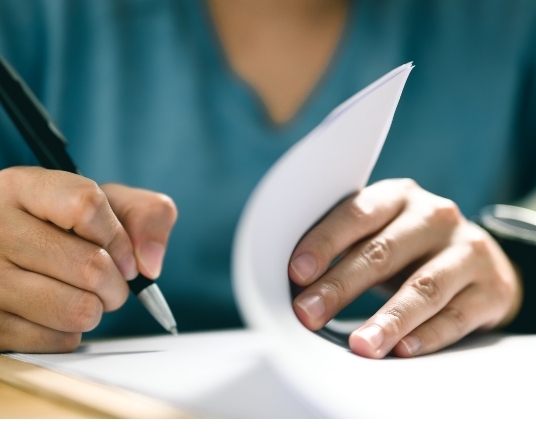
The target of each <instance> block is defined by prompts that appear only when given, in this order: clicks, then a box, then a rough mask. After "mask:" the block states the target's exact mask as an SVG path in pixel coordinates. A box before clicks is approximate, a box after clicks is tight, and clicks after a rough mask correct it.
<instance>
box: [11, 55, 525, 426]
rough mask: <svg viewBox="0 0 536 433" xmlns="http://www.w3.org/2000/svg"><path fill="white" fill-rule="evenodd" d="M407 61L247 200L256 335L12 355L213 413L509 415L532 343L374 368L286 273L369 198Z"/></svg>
mask: <svg viewBox="0 0 536 433" xmlns="http://www.w3.org/2000/svg"><path fill="white" fill-rule="evenodd" d="M411 68H412V65H411V64H407V65H403V66H401V67H399V68H397V69H395V70H394V71H392V72H390V73H389V74H387V75H386V76H384V77H382V78H381V79H380V80H378V81H377V82H375V83H373V84H372V85H371V86H369V87H367V88H366V89H364V90H363V91H361V92H359V93H358V94H357V95H355V96H354V97H353V98H351V99H350V100H348V101H347V102H345V103H344V104H342V105H341V106H340V107H338V108H337V109H336V110H334V111H333V113H332V114H330V115H329V116H328V117H327V118H326V120H325V121H324V122H322V124H321V125H319V126H318V127H317V128H316V129H315V130H314V131H312V132H311V133H310V134H309V135H308V136H307V137H305V138H304V139H303V140H301V141H300V142H299V143H298V144H296V145H295V146H294V147H292V148H291V149H290V150H289V151H288V152H287V153H286V154H285V155H284V156H283V157H282V158H281V159H280V160H279V161H278V162H277V163H276V164H275V165H274V167H273V168H272V169H271V170H270V171H269V172H268V174H267V175H266V176H265V177H264V178H263V180H262V181H261V183H260V184H259V186H258V187H257V188H256V190H255V191H254V193H253V194H252V197H251V198H250V200H249V201H248V204H247V205H246V208H245V210H244V213H243V215H242V218H241V220H240V223H239V226H238V229H237V234H236V237H235V242H234V249H233V277H234V287H235V291H236V297H237V299H238V302H239V306H240V309H241V311H242V314H243V315H244V317H245V319H246V321H247V323H248V324H249V326H250V328H251V329H252V330H250V331H235V332H222V333H204V334H191V335H183V336H180V337H179V338H173V337H158V338H148V339H131V340H124V341H117V342H110V343H94V344H90V345H88V346H85V347H82V348H80V349H79V350H78V351H77V352H76V353H74V354H68V355H22V354H15V355H12V356H13V357H15V358H17V359H21V360H24V361H27V362H32V363H35V364H38V365H41V366H45V367H47V368H51V369H55V370H58V371H62V372H65V373H68V374H74V375H77V376H81V377H85V378H89V379H92V380H96V381H99V382H102V383H105V384H109V385H113V386H120V387H123V388H127V389H130V390H134V391H137V392H140V393H143V394H146V395H149V396H153V397H156V398H160V399H163V400H166V401H168V402H170V403H172V404H176V405H177V406H179V407H180V408H182V409H187V410H191V411H193V412H194V413H199V414H201V415H205V416H207V415H208V416H221V417H369V416H383V417H385V416H408V417H418V418H422V417H425V416H442V417H445V416H449V417H450V416H451V415H452V414H455V415H458V416H459V415H480V416H482V415H488V414H493V415H500V414H508V415H509V416H511V415H516V414H520V413H523V412H526V413H528V411H529V409H531V406H532V401H531V399H530V398H527V399H524V398H523V397H521V393H522V391H523V390H524V388H525V387H528V388H530V387H532V386H533V385H534V382H535V380H534V379H533V377H534V375H533V374H532V371H531V369H532V368H533V367H532V366H533V365H534V361H535V355H536V337H504V336H497V335H487V336H483V337H472V338H470V339H466V340H464V341H463V342H462V343H459V344H458V345H456V346H455V347H453V348H451V349H449V350H447V351H443V352H441V353H439V354H435V355H430V356H426V357H421V358H416V359H394V358H388V359H384V360H369V359H364V358H360V357H358V356H356V355H354V354H352V353H350V352H349V351H347V350H345V349H343V348H341V347H339V346H336V345H334V344H332V343H330V342H328V341H325V340H323V339H322V338H320V337H318V336H317V335H315V334H313V333H312V332H310V331H308V330H307V329H305V328H304V327H303V326H302V325H301V324H300V322H299V321H298V320H297V318H296V317H295V315H294V313H293V311H292V308H291V299H290V290H289V283H288V276H287V265H288V260H289V258H290V255H291V253H292V251H293V249H294V247H295V245H296V243H297V242H298V240H299V239H300V238H301V236H302V235H303V234H304V233H305V232H306V231H307V230H308V229H309V228H310V227H311V226H312V225H313V224H314V223H315V222H316V221H317V220H318V219H319V218H320V217H321V216H322V215H324V214H325V212H326V211H328V210H329V209H330V208H331V207H332V206H333V205H334V204H335V203H337V202H338V201H339V200H340V199H341V198H343V197H344V196H346V195H348V194H350V193H352V192H354V191H356V190H359V189H361V188H363V187H364V186H365V184H366V182H367V180H368V177H369V175H370V172H371V171H372V168H373V166H374V164H375V162H376V159H377V157H378V155H379V152H380V150H381V147H382V145H383V142H384V140H385V137H386V135H387V132H388V130H389V127H390V124H391V120H392V118H393V115H394V112H395V109H396V106H397V104H398V100H399V98H400V95H401V92H402V89H403V87H404V84H405V81H406V79H407V77H408V75H409V73H410V71H411Z"/></svg>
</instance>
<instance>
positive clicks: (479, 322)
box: [393, 285, 502, 358]
mask: <svg viewBox="0 0 536 433" xmlns="http://www.w3.org/2000/svg"><path fill="white" fill-rule="evenodd" d="M501 314H502V308H501V305H500V302H499V298H498V297H497V296H495V295H494V293H493V292H492V291H490V290H489V288H487V287H485V286H483V285H471V286H470V287H467V288H466V289H465V290H464V291H462V292H460V293H459V294H458V295H456V296H455V297H454V298H453V299H452V301H451V302H449V303H448V304H447V306H446V307H445V308H443V309H442V310H441V311H440V312H439V313H438V314H436V315H435V316H434V317H432V318H431V319H430V320H428V321H426V322H425V323H423V324H422V325H420V326H418V327H417V328H416V329H414V330H413V331H411V332H410V333H409V334H408V335H406V336H405V337H404V338H403V339H402V340H401V341H400V342H399V343H398V344H397V345H396V346H395V347H394V350H393V352H394V354H395V355H396V356H400V357H403V358H408V357H413V356H419V355H426V354H428V353H433V352H436V351H438V350H440V349H443V348H444V347H447V346H449V345H451V344H453V343H455V342H456V341H458V340H460V339H461V338H463V337H464V336H466V335H467V334H469V333H471V332H473V331H475V330H476V329H478V328H485V329H490V328H492V327H493V326H494V325H495V324H496V323H497V322H499V320H500V318H501Z"/></svg>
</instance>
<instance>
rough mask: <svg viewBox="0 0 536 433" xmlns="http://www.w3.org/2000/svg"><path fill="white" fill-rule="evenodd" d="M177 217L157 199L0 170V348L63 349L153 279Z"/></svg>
mask: <svg viewBox="0 0 536 433" xmlns="http://www.w3.org/2000/svg"><path fill="white" fill-rule="evenodd" d="M176 218H177V211H176V208H175V205H174V204H173V202H172V201H171V199H170V198H169V197H167V196H164V195H162V194H157V193H153V192H150V191H145V190H141V189H133V188H128V187H126V186H122V185H112V184H109V185H103V186H102V187H100V188H99V186H98V185H97V184H96V183H95V182H93V181H91V180H89V179H86V178H84V177H82V176H78V175H75V174H71V173H66V172H63V171H52V170H45V169H43V168H39V167H14V168H9V169H5V170H2V171H0V351H19V352H41V353H43V352H68V351H72V350H74V349H75V348H76V347H77V346H78V344H79V343H80V338H81V333H82V332H85V331H90V330H91V329H93V328H95V327H96V326H97V324H98V323H99V321H100V319H101V316H102V313H103V311H112V310H115V309H117V308H119V307H120V306H121V305H122V304H123V303H124V302H125V300H126V298H127V296H128V285H127V283H126V280H130V279H133V278H135V277H136V276H137V274H138V270H139V271H141V272H142V274H144V275H145V276H147V277H149V278H153V279H154V278H156V277H158V275H159V273H160V269H161V266H162V260H163V257H164V252H165V246H166V243H167V239H168V236H169V234H170V231H171V228H172V226H173V224H174V222H175V220H176Z"/></svg>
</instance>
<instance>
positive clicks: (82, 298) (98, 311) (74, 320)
mask: <svg viewBox="0 0 536 433" xmlns="http://www.w3.org/2000/svg"><path fill="white" fill-rule="evenodd" d="M102 311H103V306H102V303H101V301H100V299H99V298H98V297H97V296H96V295H94V294H93V293H90V292H87V291H85V290H77V292H76V294H75V296H73V298H72V299H71V301H70V302H69V304H68V305H67V308H66V311H65V312H64V323H65V325H66V327H67V328H68V330H69V331H70V332H86V331H91V330H92V329H94V328H95V327H96V326H97V325H98V323H99V322H100V319H101V317H102Z"/></svg>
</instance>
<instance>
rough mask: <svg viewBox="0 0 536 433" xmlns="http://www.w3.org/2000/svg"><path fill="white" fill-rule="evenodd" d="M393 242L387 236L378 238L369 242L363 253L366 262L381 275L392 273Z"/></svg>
mask: <svg viewBox="0 0 536 433" xmlns="http://www.w3.org/2000/svg"><path fill="white" fill-rule="evenodd" d="M392 242H393V241H392V239H390V238H389V237H387V236H381V237H377V238H375V239H373V240H371V241H370V242H368V243H367V244H366V245H365V247H364V249H363V251H362V256H363V258H364V260H365V261H366V262H367V264H368V265H369V266H370V267H372V268H373V269H374V270H375V271H376V272H378V273H379V274H382V275H386V274H388V273H389V271H390V268H391V257H392V246H391V245H392Z"/></svg>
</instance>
